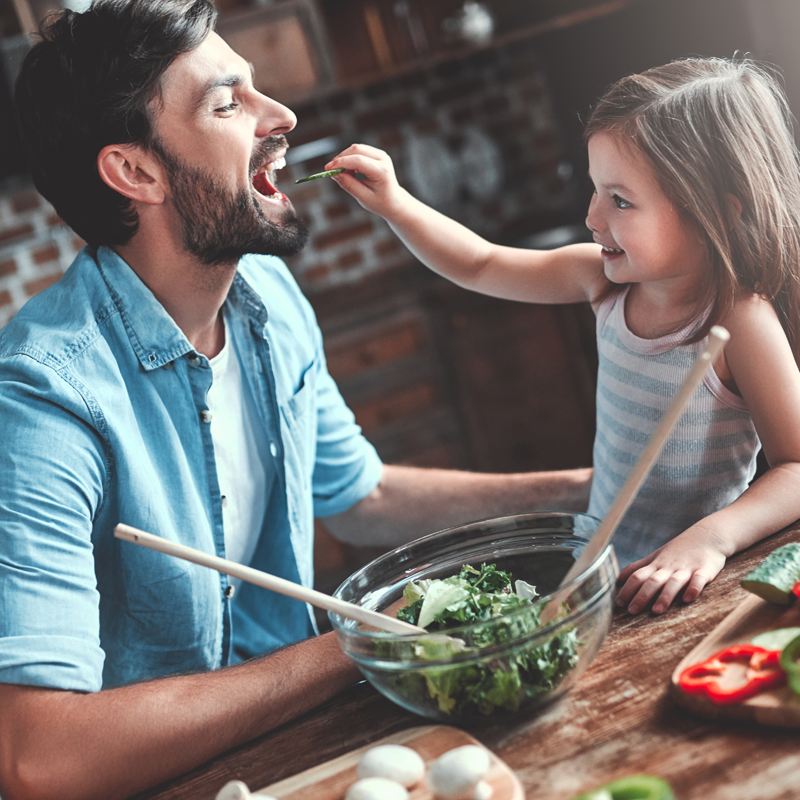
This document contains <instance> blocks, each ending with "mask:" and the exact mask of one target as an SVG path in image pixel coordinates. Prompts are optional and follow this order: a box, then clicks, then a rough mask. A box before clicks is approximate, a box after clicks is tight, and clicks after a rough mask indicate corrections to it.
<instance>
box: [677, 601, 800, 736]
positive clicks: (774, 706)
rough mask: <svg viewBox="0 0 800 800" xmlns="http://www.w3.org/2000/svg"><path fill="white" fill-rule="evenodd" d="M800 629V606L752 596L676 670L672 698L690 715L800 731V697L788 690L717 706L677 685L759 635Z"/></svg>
mask: <svg viewBox="0 0 800 800" xmlns="http://www.w3.org/2000/svg"><path fill="white" fill-rule="evenodd" d="M797 627H800V603H798V604H796V605H790V606H779V605H775V603H768V602H767V601H766V600H762V599H761V598H760V597H756V595H754V594H751V595H749V596H748V597H747V598H746V599H745V600H744V601H743V602H742V603H741V605H740V606H738V607H737V608H736V609H735V610H734V611H732V612H731V613H730V614H729V615H728V616H727V617H725V619H723V620H722V622H720V624H719V625H717V627H716V628H714V630H713V631H711V633H709V635H708V636H706V637H705V638H704V639H703V640H702V641H701V642H700V643H699V644H698V645H697V646H696V647H694V648H693V649H692V651H691V652H690V653H689V654H688V655H687V656H686V657H685V658H684V659H683V660H682V661H681V662H680V664H678V666H677V667H675V670H674V671H673V673H672V680H671V682H670V688H671V694H672V697H673V698H674V700H675V701H676V702H677V703H678V704H679V705H681V706H683V707H684V708H686V709H688V710H689V711H693V712H695V713H697V714H702V715H703V716H705V717H709V718H710V719H716V720H731V721H736V722H756V723H759V724H761V725H777V726H781V727H787V728H800V697H798V695H796V694H795V693H794V692H793V691H792V690H791V689H790V688H789V687H788V686H784V687H782V688H780V689H772V690H770V691H768V692H762V693H761V694H758V695H756V696H755V697H749V698H748V699H747V700H745V701H744V702H742V703H734V704H732V705H717V704H716V703H712V702H711V700H709V699H708V698H707V697H705V696H702V695H696V694H686V692H684V691H683V690H682V689H681V688H680V684H679V681H678V679H679V677H680V674H681V672H683V670H684V669H686V668H687V667H690V666H691V665H692V664H697V663H698V662H700V661H704V660H705V659H707V658H708V657H709V656H711V655H713V654H714V653H716V652H718V651H719V650H722V649H723V648H725V647H730V645H733V644H746V643H748V642H749V641H750V640H751V639H752V638H753V637H754V636H755V635H756V634H759V633H764V632H765V631H774V630H777V629H778V628H797ZM740 672H741V673H742V674H741V675H739V676H738V677H739V678H741V679H742V680H743V679H744V675H743V673H744V669H742V670H740Z"/></svg>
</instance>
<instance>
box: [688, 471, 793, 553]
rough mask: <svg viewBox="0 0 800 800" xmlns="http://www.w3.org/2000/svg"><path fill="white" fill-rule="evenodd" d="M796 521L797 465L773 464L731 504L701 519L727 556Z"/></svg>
mask: <svg viewBox="0 0 800 800" xmlns="http://www.w3.org/2000/svg"><path fill="white" fill-rule="evenodd" d="M798 519H800V463H798V462H785V463H783V464H777V465H775V466H773V467H772V468H771V469H769V470H768V471H767V472H765V473H764V474H763V475H762V476H761V477H760V478H759V479H758V480H756V481H754V482H753V483H752V484H751V486H750V487H749V488H748V489H747V490H746V491H745V492H744V493H743V494H742V495H741V496H740V497H739V498H738V499H737V500H735V501H734V502H733V503H731V504H730V505H729V506H727V507H726V508H723V509H721V510H720V511H717V512H716V513H715V514H711V515H710V516H708V517H706V519H705V520H703V523H702V525H703V527H704V528H705V529H707V530H712V531H714V532H715V534H716V536H717V537H718V538H719V541H720V542H721V543H722V546H723V553H724V555H725V556H726V558H727V557H729V556H732V555H733V554H734V553H738V552H739V551H740V550H744V549H746V548H747V547H750V546H751V545H753V544H755V543H756V542H758V541H761V539H764V538H766V537H767V536H771V535H772V534H773V533H777V532H778V531H780V530H782V529H783V528H785V527H786V526H787V525H791V524H792V523H793V522H795V521H796V520H798Z"/></svg>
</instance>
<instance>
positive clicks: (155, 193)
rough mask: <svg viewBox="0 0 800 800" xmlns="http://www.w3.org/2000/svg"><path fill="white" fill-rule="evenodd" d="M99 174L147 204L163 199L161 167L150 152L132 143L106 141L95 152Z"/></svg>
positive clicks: (122, 190) (114, 187)
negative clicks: (109, 142)
mask: <svg viewBox="0 0 800 800" xmlns="http://www.w3.org/2000/svg"><path fill="white" fill-rule="evenodd" d="M97 170H98V172H99V173H100V177H101V178H102V179H103V181H104V182H105V183H107V184H108V185H109V186H110V187H111V188H112V189H114V190H115V191H117V192H119V193H120V194H121V195H123V196H124V197H129V198H130V199H131V200H138V201H139V202H141V203H147V204H149V205H158V204H160V203H163V202H164V198H165V194H164V189H163V187H162V185H161V181H162V177H163V171H162V170H161V169H160V167H159V165H158V163H157V161H156V158H155V156H154V155H153V154H151V153H148V152H147V151H145V150H144V149H143V148H142V147H141V146H140V145H135V144H109V145H106V146H105V147H104V148H103V149H102V150H101V151H100V152H99V153H98V155H97Z"/></svg>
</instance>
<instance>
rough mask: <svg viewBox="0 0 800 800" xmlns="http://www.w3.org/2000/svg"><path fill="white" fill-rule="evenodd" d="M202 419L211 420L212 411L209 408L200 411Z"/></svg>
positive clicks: (204, 420)
mask: <svg viewBox="0 0 800 800" xmlns="http://www.w3.org/2000/svg"><path fill="white" fill-rule="evenodd" d="M200 419H201V420H203V422H211V412H210V411H209V410H208V409H207V408H204V409H203V410H202V411H201V412H200Z"/></svg>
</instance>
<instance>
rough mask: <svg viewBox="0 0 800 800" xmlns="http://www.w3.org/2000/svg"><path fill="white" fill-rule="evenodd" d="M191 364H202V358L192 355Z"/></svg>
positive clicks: (195, 354)
mask: <svg viewBox="0 0 800 800" xmlns="http://www.w3.org/2000/svg"><path fill="white" fill-rule="evenodd" d="M189 363H190V364H194V365H195V366H197V365H198V364H199V363H200V356H198V355H197V353H192V354H191V355H190V356H189Z"/></svg>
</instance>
